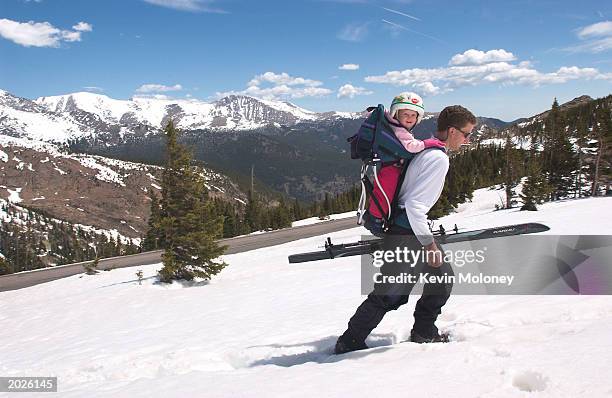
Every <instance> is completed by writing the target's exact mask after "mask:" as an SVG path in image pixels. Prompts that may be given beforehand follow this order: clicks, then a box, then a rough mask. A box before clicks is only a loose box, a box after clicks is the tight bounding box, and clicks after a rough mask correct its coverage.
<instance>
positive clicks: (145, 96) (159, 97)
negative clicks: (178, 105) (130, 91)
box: [132, 94, 174, 101]
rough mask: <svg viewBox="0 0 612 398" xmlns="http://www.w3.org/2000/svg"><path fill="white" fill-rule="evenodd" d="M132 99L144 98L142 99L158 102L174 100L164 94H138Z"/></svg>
mask: <svg viewBox="0 0 612 398" xmlns="http://www.w3.org/2000/svg"><path fill="white" fill-rule="evenodd" d="M132 98H142V99H156V100H164V101H168V100H173V99H174V98H172V97H170V96H167V95H164V94H137V95H134V96H132Z"/></svg>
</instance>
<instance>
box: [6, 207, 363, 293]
mask: <svg viewBox="0 0 612 398" xmlns="http://www.w3.org/2000/svg"><path fill="white" fill-rule="evenodd" d="M354 227H357V224H356V220H355V217H350V218H345V219H342V220H334V221H325V222H321V223H318V224H312V225H303V226H301V227H294V228H286V229H281V230H278V231H271V232H266V233H262V234H258V235H248V236H240V237H235V238H228V239H221V240H220V241H219V243H221V244H223V245H227V246H228V248H227V251H226V252H225V253H226V254H233V253H241V252H245V251H249V250H254V249H260V248H262V247H268V246H276V245H280V244H282V243H287V242H291V241H294V240H298V239H304V238H310V237H312V236H318V235H323V234H327V233H331V232H336V231H342V230H344V229H349V228H354ZM321 243H323V242H321ZM313 250H314V248H313ZM160 261H161V251H160V250H157V251H153V252H146V253H140V254H133V255H130V256H121V257H113V258H105V259H101V260H100V262H99V264H98V269H102V270H104V269H109V268H124V267H134V266H138V265H146V264H155V263H159V262H160ZM88 263H91V261H85V262H81V263H75V264H67V265H60V266H57V267H52V268H44V269H38V270H34V271H25V272H18V273H16V274H10V275H2V276H0V292H3V291H7V290H15V289H21V288H24V287H28V286H33V285H37V284H39V283H44V282H49V281H52V280H55V279H60V278H65V277H67V276H71V275H76V274H80V273H83V265H85V264H88Z"/></svg>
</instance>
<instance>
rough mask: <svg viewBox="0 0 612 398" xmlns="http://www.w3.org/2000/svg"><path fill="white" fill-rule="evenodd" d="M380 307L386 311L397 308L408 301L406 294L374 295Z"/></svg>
mask: <svg viewBox="0 0 612 398" xmlns="http://www.w3.org/2000/svg"><path fill="white" fill-rule="evenodd" d="M376 297H377V300H378V301H379V302H380V305H381V307H383V308H384V309H385V310H387V311H394V310H397V309H398V308H399V307H401V306H402V305H404V304H406V303H407V302H408V297H409V296H408V295H383V296H376Z"/></svg>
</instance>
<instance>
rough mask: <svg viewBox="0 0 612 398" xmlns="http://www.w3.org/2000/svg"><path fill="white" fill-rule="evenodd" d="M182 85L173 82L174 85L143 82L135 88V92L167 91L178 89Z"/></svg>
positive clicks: (180, 88)
mask: <svg viewBox="0 0 612 398" xmlns="http://www.w3.org/2000/svg"><path fill="white" fill-rule="evenodd" d="M182 89H183V86H181V85H180V84H175V85H174V86H164V85H163V84H143V85H142V86H140V87H138V88H137V89H136V92H137V93H165V92H168V91H180V90H182Z"/></svg>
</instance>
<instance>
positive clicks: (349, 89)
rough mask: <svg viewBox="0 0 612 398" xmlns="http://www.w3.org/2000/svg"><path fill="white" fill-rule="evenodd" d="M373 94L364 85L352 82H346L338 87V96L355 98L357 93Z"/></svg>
mask: <svg viewBox="0 0 612 398" xmlns="http://www.w3.org/2000/svg"><path fill="white" fill-rule="evenodd" d="M370 94H373V92H372V91H369V90H367V89H365V88H363V87H355V86H353V85H351V84H345V85H344V86H342V87H340V88H339V89H338V95H337V97H338V98H345V97H348V98H354V97H355V96H356V95H370Z"/></svg>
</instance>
